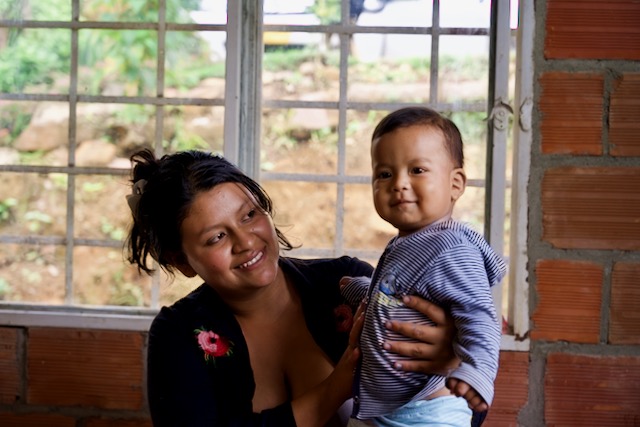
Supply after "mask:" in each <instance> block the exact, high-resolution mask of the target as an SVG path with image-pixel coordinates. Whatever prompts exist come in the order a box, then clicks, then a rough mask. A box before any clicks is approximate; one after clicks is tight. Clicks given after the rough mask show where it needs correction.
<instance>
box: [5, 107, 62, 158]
mask: <svg viewBox="0 0 640 427" xmlns="http://www.w3.org/2000/svg"><path fill="white" fill-rule="evenodd" d="M0 142H1V144H0V145H2V146H4V147H6V151H5V153H6V155H7V158H6V159H5V160H3V161H2V162H3V163H7V162H9V163H10V164H21V165H47V166H53V165H56V166H66V165H67V164H68V149H67V147H68V144H69V105H68V104H66V103H63V102H49V101H42V102H19V101H6V102H5V103H3V105H2V106H0Z"/></svg>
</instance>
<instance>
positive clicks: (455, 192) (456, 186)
mask: <svg viewBox="0 0 640 427" xmlns="http://www.w3.org/2000/svg"><path fill="white" fill-rule="evenodd" d="M466 187H467V175H466V174H465V173H464V169H462V168H456V169H454V170H452V171H451V200H452V201H454V202H455V201H456V200H458V199H459V198H460V196H462V195H463V194H464V189H465V188H466Z"/></svg>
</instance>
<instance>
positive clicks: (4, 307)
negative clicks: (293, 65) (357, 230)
mask: <svg viewBox="0 0 640 427" xmlns="http://www.w3.org/2000/svg"><path fill="white" fill-rule="evenodd" d="M263 1H264V0H257V1H256V0H237V1H228V3H227V7H228V10H227V19H228V21H227V24H226V25H205V24H175V23H167V22H165V21H164V6H165V2H164V1H160V4H161V7H160V14H159V22H157V23H153V24H149V23H124V22H118V23H96V22H87V21H80V20H79V2H80V0H72V5H73V7H72V18H71V20H70V21H69V22H45V21H20V22H16V21H6V20H2V21H0V27H8V28H12V27H18V28H68V29H70V30H71V45H72V62H71V76H70V77H71V85H70V93H69V95H68V96H67V95H28V94H17V95H16V94H0V100H2V99H7V100H33V101H38V100H56V101H65V102H69V108H70V121H69V147H70V149H69V164H70V165H73V164H74V155H75V153H74V150H75V146H76V141H75V130H76V116H75V108H76V106H77V103H78V102H95V103H100V102H102V103H138V104H146V105H154V106H156V140H155V144H156V149H157V150H160V151H161V149H162V145H161V143H162V135H161V130H160V131H159V130H158V129H162V123H163V114H162V109H163V107H165V106H167V105H172V104H180V105H212V106H215V105H223V106H224V107H225V122H224V139H225V143H224V155H225V156H226V157H227V158H228V159H229V160H231V161H232V162H234V163H236V164H237V165H238V166H240V167H241V168H242V169H243V170H244V171H245V172H247V173H248V174H249V175H250V176H252V177H254V178H256V179H258V180H260V181H261V182H262V181H269V180H290V181H296V182H300V181H312V182H318V181H320V182H332V183H336V184H337V189H338V195H337V200H338V203H337V207H336V215H337V221H336V228H337V230H336V240H335V245H334V248H333V249H332V250H318V249H314V248H305V249H302V250H299V251H298V252H297V254H299V255H302V256H339V255H342V254H343V253H345V252H347V253H349V254H350V255H355V256H367V255H371V254H370V253H369V252H363V253H360V252H358V251H352V250H349V249H348V248H344V247H343V245H342V234H343V229H342V227H343V220H342V213H341V209H342V206H343V205H342V203H343V201H344V185H345V184H350V183H366V182H368V181H369V177H362V176H348V175H346V174H345V172H344V152H341V153H339V169H340V171H339V173H338V174H337V175H336V176H306V175H300V174H287V173H274V172H265V171H260V165H259V159H260V144H259V141H260V120H261V115H262V109H263V108H265V107H267V108H335V109H337V110H338V113H339V125H338V134H339V140H340V141H342V142H344V138H345V132H346V122H347V121H346V114H347V110H349V109H361V110H366V109H370V108H372V107H374V105H372V104H370V103H356V102H348V101H347V99H346V89H347V85H348V83H347V78H346V75H345V73H346V69H347V58H348V49H349V45H348V37H349V36H351V35H353V34H355V33H366V32H382V31H388V32H395V33H408V34H431V36H432V46H431V54H432V63H435V64H437V63H438V40H439V39H438V38H439V36H440V35H445V34H450V33H455V32H456V31H461V32H464V31H465V29H451V28H440V26H439V0H434V1H433V3H434V13H433V15H434V20H433V25H432V26H431V27H424V28H422V27H421V28H400V27H357V26H355V25H352V24H351V23H349V22H348V15H349V14H348V7H349V6H348V2H345V1H343V2H342V16H343V18H342V21H341V22H340V23H339V24H336V25H318V26H296V27H295V31H302V32H304V31H307V32H319V31H327V32H332V33H335V34H338V37H339V40H340V73H341V77H340V78H341V89H340V97H339V100H338V102H305V101H295V100H294V101H283V100H266V101H265V100H262V95H261V79H262V36H263V31H285V30H290V29H292V28H291V27H290V26H286V25H264V24H263V22H262V11H263ZM492 3H494V4H495V5H496V7H493V6H492V9H493V11H492V25H491V30H490V31H491V40H492V42H491V46H492V47H491V51H492V54H491V55H492V56H493V59H492V63H494V64H495V65H493V66H492V67H491V83H490V96H489V100H490V103H491V104H492V105H489V106H488V107H487V106H486V105H479V106H477V107H476V108H478V109H479V111H486V110H487V109H489V110H490V111H491V112H492V114H491V120H492V121H494V126H492V127H491V129H493V135H492V137H493V138H494V139H493V144H488V145H489V146H492V145H493V146H495V145H496V141H498V140H499V144H498V145H500V146H503V147H506V139H507V137H508V135H507V132H508V126H507V127H506V129H505V128H500V127H499V126H496V124H495V120H496V117H499V118H500V120H507V122H508V115H509V114H511V111H510V110H511V107H510V106H509V95H508V93H507V92H505V90H506V87H505V82H504V79H505V78H506V77H505V66H506V73H507V74H508V56H509V55H508V54H507V55H506V58H505V55H501V54H499V53H498V54H496V50H495V49H498V50H500V49H503V50H504V49H505V44H506V49H507V52H508V46H509V43H510V37H511V30H510V29H509V9H510V5H509V1H508V0H501V1H498V2H492ZM533 18H534V11H533V6H532V4H531V2H528V1H520V3H519V25H518V30H517V48H516V52H517V53H516V55H517V56H516V75H517V78H516V94H515V95H516V96H515V99H514V105H516V106H518V108H517V111H516V115H515V117H514V121H515V123H516V125H515V126H514V129H513V138H514V156H513V170H514V173H513V177H512V182H511V190H512V197H511V218H510V221H511V230H515V232H512V233H511V237H510V250H509V253H510V259H509V263H510V268H509V282H510V283H511V285H510V286H511V288H512V289H511V292H510V294H509V295H510V304H509V314H508V316H509V319H511V320H512V327H513V331H514V333H513V334H512V335H503V338H502V349H503V350H523V351H526V350H528V349H529V340H528V329H529V307H528V292H529V290H528V284H527V260H528V257H527V236H528V233H527V210H528V208H527V207H528V193H527V182H528V178H529V164H530V146H531V139H532V136H531V126H530V123H531V105H532V99H533V31H534V22H533ZM496 23H499V25H495V24H496ZM141 27H145V28H149V27H151V28H155V29H157V31H158V64H157V66H158V75H157V93H156V95H155V96H153V97H126V98H125V97H106V96H89V95H80V94H78V93H77V77H78V75H77V73H78V62H77V55H78V47H77V45H78V31H79V30H80V29H85V28H117V29H138V28H141ZM181 29H182V30H185V31H197V30H225V31H226V34H227V56H226V64H225V67H226V82H225V84H226V88H225V98H224V99H185V98H165V97H163V91H164V87H163V81H164V69H165V58H164V39H165V36H166V31H168V30H181ZM468 31H469V32H472V31H476V32H477V29H475V30H474V29H471V30H468ZM247 46H248V47H249V48H247ZM241 47H243V48H241ZM505 61H506V65H505ZM437 78H438V73H437V67H436V68H435V70H434V69H433V68H432V71H431V79H432V82H434V81H436V82H437ZM431 87H432V89H431V93H430V106H431V107H433V108H435V109H438V110H444V109H449V110H455V109H456V108H458V107H456V106H455V105H443V104H439V103H437V102H436V100H437V84H435V85H433V84H432V85H431ZM492 100H494V101H492ZM400 106H402V104H400V103H386V104H375V107H377V108H385V109H392V108H397V107H400ZM505 115H506V117H505ZM527 124H528V125H527ZM490 133H491V132H490ZM339 150H344V144H342V148H339ZM489 154H490V155H488V156H487V160H488V162H489V165H488V168H489V169H490V170H491V171H492V172H493V175H492V176H490V177H488V178H487V188H488V190H487V208H486V212H487V214H486V215H485V218H486V220H487V223H486V226H485V232H486V235H487V239H488V241H489V243H490V244H491V245H492V246H493V247H494V249H496V251H498V253H503V250H502V249H503V244H504V242H503V237H502V230H503V228H502V227H503V224H504V222H505V216H504V206H505V203H506V200H505V189H506V187H507V186H508V185H509V184H508V183H507V182H506V180H505V177H504V165H505V163H506V151H504V152H502V153H500V152H498V151H491V152H490V153H489ZM0 172H36V173H51V172H58V173H66V174H68V176H69V183H68V195H69V196H68V207H69V209H68V211H70V212H71V213H70V214H68V217H67V231H66V233H67V234H66V236H65V237H64V238H62V237H61V238H51V237H47V236H42V237H40V236H24V237H17V236H0V244H2V243H46V244H60V245H66V249H67V259H66V266H65V267H66V268H67V270H68V271H67V277H66V286H67V294H71V292H69V288H68V287H69V286H71V285H70V284H71V277H72V271H73V260H72V254H73V248H74V246H77V245H88V246H107V247H121V245H122V242H120V241H108V240H98V239H78V238H74V234H73V233H74V228H73V204H74V197H73V190H74V185H75V176H77V175H82V174H106V175H128V174H129V171H128V170H116V169H111V168H86V167H75V166H68V167H49V166H12V165H0ZM494 184H495V185H494ZM489 189H496V190H498V191H490V190H489ZM498 211H501V213H500V214H498V215H495V214H494V213H495V212H498ZM294 253H295V251H294ZM153 283H154V284H153V287H152V288H153V291H152V302H151V304H152V308H135V309H127V308H122V309H120V308H111V307H79V306H72V305H65V306H42V305H36V304H18V303H1V304H0V324H2V325H9V326H60V327H76V328H94V329H117V330H139V331H145V330H147V329H148V327H149V325H150V322H151V320H152V318H153V316H154V315H155V313H157V310H158V299H159V296H158V292H159V291H158V289H159V278H158V275H155V276H154V279H153ZM494 297H495V299H496V304H497V305H499V304H500V301H501V298H502V296H501V292H500V290H499V289H498V290H497V291H496V292H494ZM68 302H70V301H68Z"/></svg>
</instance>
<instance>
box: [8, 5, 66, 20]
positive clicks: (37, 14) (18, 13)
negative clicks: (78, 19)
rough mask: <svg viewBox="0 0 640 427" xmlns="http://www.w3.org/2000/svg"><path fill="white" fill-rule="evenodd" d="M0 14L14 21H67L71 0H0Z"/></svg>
mask: <svg viewBox="0 0 640 427" xmlns="http://www.w3.org/2000/svg"><path fill="white" fill-rule="evenodd" d="M0 16H1V17H2V19H8V20H15V21H20V20H31V21H69V20H70V19H71V2H70V1H57V2H51V1H26V0H4V1H2V2H0Z"/></svg>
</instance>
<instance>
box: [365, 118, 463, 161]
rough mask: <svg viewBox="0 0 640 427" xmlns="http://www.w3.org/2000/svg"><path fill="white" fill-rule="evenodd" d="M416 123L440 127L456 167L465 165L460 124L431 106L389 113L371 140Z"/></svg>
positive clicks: (377, 127) (379, 124)
mask: <svg viewBox="0 0 640 427" xmlns="http://www.w3.org/2000/svg"><path fill="white" fill-rule="evenodd" d="M416 125H424V126H433V127H435V128H436V129H440V131H441V132H442V134H443V135H444V139H445V142H446V145H447V147H446V148H447V150H448V151H449V154H450V155H451V160H453V163H454V164H455V167H456V168H462V167H464V153H463V148H462V135H460V130H459V129H458V126H456V124H455V123H454V122H453V121H452V120H451V119H449V118H447V117H445V116H443V115H442V114H440V113H438V112H437V111H435V110H432V109H431V108H427V107H417V106H416V107H405V108H401V109H399V110H396V111H393V112H391V113H389V114H388V115H387V116H385V117H384V118H383V119H382V120H380V123H378V125H377V126H376V128H375V129H374V131H373V135H372V136H371V142H374V141H375V140H377V139H378V138H380V137H381V136H383V135H385V134H387V133H390V132H393V131H394V130H396V129H398V128H403V127H409V126H416Z"/></svg>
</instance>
